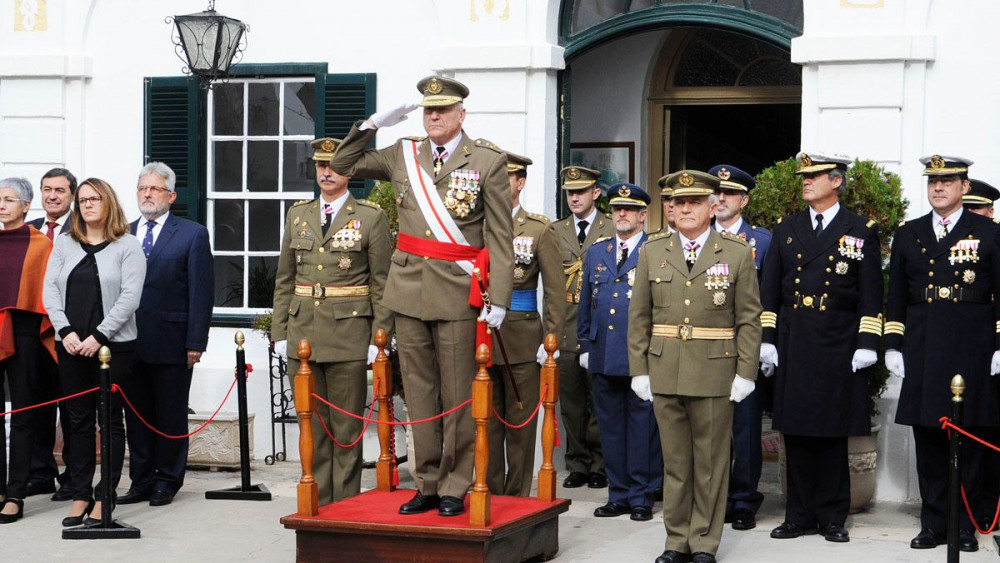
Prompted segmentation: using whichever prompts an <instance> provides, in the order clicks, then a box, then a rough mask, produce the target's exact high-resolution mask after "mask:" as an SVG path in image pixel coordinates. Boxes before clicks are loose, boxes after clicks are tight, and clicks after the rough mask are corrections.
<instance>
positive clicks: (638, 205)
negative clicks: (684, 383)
mask: <svg viewBox="0 0 1000 563" xmlns="http://www.w3.org/2000/svg"><path fill="white" fill-rule="evenodd" d="M608 196H609V197H610V198H611V201H610V203H611V215H612V217H613V218H614V224H615V236H614V237H609V238H605V239H599V240H597V241H595V242H594V244H593V246H591V247H590V248H589V249H588V250H587V253H586V255H585V256H584V260H583V269H582V270H581V272H580V275H581V276H582V277H583V285H582V287H581V288H580V311H579V317H578V325H577V326H578V328H577V341H578V343H579V345H580V352H579V362H580V367H582V368H584V369H586V370H587V371H588V372H589V373H590V375H591V384H592V385H593V392H594V415H595V416H596V417H597V428H598V430H599V431H600V433H601V444H602V446H603V449H604V469H605V470H606V471H607V475H608V481H609V488H608V502H607V504H605V505H604V506H599V507H597V509H596V510H594V516H597V517H599V518H601V517H603V518H607V517H614V516H621V515H623V514H626V513H631V515H630V518H631V519H632V520H638V521H645V520H651V519H652V518H653V501H654V498H653V497H654V492H655V491H656V489H658V488H661V487H662V486H663V456H662V453H661V449H660V442H659V440H657V436H658V433H657V427H656V417H655V416H654V414H653V403H651V402H649V401H645V400H643V399H641V398H639V397H638V396H637V395H636V394H635V393H633V392H632V388H631V380H632V378H631V377H629V363H628V362H629V358H628V339H627V336H628V318H629V317H628V315H629V312H628V309H629V301H630V300H631V299H632V286H633V284H635V283H636V281H637V280H636V273H635V267H636V264H638V263H639V251H640V249H641V248H642V244H643V243H644V242H646V233H644V232H643V230H642V228H643V225H644V224H645V222H646V209H647V207H648V206H649V202H650V198H649V194H647V193H646V190H644V189H642V188H641V187H639V186H636V185H634V184H627V183H620V184H615V185H614V186H611V187H610V188H608Z"/></svg>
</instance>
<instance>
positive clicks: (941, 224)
mask: <svg viewBox="0 0 1000 563" xmlns="http://www.w3.org/2000/svg"><path fill="white" fill-rule="evenodd" d="M950 224H951V220H950V219H941V220H940V221H938V228H937V239H938V240H941V239H943V238H944V237H946V236H948V225H950Z"/></svg>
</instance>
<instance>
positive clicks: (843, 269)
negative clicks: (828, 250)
mask: <svg viewBox="0 0 1000 563" xmlns="http://www.w3.org/2000/svg"><path fill="white" fill-rule="evenodd" d="M847 268H848V266H847V262H843V261H841V262H837V265H836V266H834V271H835V272H837V273H838V274H840V275H844V274H846V273H847Z"/></svg>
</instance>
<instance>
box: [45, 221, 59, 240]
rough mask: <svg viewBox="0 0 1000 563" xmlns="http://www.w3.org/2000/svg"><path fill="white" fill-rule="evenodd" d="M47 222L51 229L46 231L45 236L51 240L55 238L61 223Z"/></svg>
mask: <svg viewBox="0 0 1000 563" xmlns="http://www.w3.org/2000/svg"><path fill="white" fill-rule="evenodd" d="M45 224H46V225H48V226H49V230H47V231H45V236H47V237H49V240H55V238H56V227H57V226H59V223H56V222H55V221H48V222H46V223H45Z"/></svg>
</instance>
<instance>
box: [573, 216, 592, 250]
mask: <svg viewBox="0 0 1000 563" xmlns="http://www.w3.org/2000/svg"><path fill="white" fill-rule="evenodd" d="M589 224H590V222H589V221H587V220H583V221H580V222H579V223H577V224H576V225H577V227H579V228H580V232H579V233H577V234H576V240H577V241H579V243H580V246H583V241H585V240H587V225H589Z"/></svg>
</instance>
